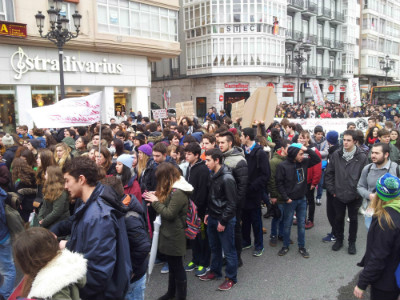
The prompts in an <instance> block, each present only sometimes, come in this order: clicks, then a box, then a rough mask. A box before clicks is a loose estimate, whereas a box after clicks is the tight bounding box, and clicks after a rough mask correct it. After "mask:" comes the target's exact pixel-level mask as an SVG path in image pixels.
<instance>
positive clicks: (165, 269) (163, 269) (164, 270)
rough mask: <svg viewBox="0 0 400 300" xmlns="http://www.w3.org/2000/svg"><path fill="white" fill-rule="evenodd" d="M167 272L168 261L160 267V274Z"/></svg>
mask: <svg viewBox="0 0 400 300" xmlns="http://www.w3.org/2000/svg"><path fill="white" fill-rule="evenodd" d="M168 273H169V266H168V263H165V264H164V265H163V267H162V268H161V274H168Z"/></svg>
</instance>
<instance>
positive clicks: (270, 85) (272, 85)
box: [267, 82, 275, 89]
mask: <svg viewBox="0 0 400 300" xmlns="http://www.w3.org/2000/svg"><path fill="white" fill-rule="evenodd" d="M267 86H269V87H272V88H273V89H274V88H275V85H274V84H273V83H272V82H268V83H267Z"/></svg>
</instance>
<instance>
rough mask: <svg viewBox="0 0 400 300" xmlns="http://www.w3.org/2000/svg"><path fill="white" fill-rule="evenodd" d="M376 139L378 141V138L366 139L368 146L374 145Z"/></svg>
mask: <svg viewBox="0 0 400 300" xmlns="http://www.w3.org/2000/svg"><path fill="white" fill-rule="evenodd" d="M377 139H378V138H372V137H370V138H368V144H370V145H373V144H375V143H376V141H377Z"/></svg>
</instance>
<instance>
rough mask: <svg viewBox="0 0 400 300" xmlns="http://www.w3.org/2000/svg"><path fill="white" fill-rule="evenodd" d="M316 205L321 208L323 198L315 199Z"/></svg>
mask: <svg viewBox="0 0 400 300" xmlns="http://www.w3.org/2000/svg"><path fill="white" fill-rule="evenodd" d="M315 204H316V205H317V206H321V204H322V203H321V198H317V199H315Z"/></svg>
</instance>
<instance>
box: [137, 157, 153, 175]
mask: <svg viewBox="0 0 400 300" xmlns="http://www.w3.org/2000/svg"><path fill="white" fill-rule="evenodd" d="M139 152H142V151H140V150H139ZM149 159H150V156H148V155H147V154H145V153H144V152H142V158H140V156H139V154H138V163H137V176H138V178H140V177H141V176H142V173H143V171H144V170H145V169H146V166H147V162H148V161H149Z"/></svg>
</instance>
